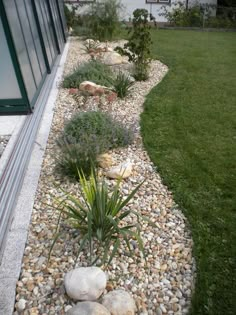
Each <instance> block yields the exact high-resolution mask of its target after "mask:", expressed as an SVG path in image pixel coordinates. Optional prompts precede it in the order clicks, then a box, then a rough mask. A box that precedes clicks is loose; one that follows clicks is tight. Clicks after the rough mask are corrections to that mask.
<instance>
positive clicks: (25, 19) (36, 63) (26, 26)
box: [16, 0, 42, 87]
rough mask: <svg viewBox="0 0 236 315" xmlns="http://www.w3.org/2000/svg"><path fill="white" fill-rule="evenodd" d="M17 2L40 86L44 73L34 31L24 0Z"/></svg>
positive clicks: (37, 83) (37, 82) (35, 74)
mask: <svg viewBox="0 0 236 315" xmlns="http://www.w3.org/2000/svg"><path fill="white" fill-rule="evenodd" d="M16 3H17V8H18V13H19V18H20V22H21V26H22V31H23V34H24V39H25V43H26V48H27V52H28V56H29V59H30V64H31V68H32V70H33V75H34V78H35V83H36V85H37V87H38V86H39V84H40V82H41V80H42V74H41V70H40V66H39V61H38V58H37V54H36V51H35V46H34V40H33V37H32V33H31V31H30V24H29V20H28V17H27V14H26V8H25V4H24V0H17V2H16Z"/></svg>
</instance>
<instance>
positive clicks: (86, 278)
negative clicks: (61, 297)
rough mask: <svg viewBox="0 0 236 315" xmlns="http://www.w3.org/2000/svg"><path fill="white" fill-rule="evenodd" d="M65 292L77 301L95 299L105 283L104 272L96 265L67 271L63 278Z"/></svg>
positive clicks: (101, 291)
mask: <svg viewBox="0 0 236 315" xmlns="http://www.w3.org/2000/svg"><path fill="white" fill-rule="evenodd" d="M64 283H65V289H66V293H67V294H68V295H69V297H71V298H72V299H74V300H76V301H78V300H81V301H95V300H97V299H98V298H99V297H100V295H101V294H102V293H103V292H104V290H105V288H106V284H107V279H106V275H105V273H104V272H103V271H102V270H101V269H100V268H98V267H81V268H76V269H73V270H71V271H69V272H68V273H67V274H66V275H65V279H64Z"/></svg>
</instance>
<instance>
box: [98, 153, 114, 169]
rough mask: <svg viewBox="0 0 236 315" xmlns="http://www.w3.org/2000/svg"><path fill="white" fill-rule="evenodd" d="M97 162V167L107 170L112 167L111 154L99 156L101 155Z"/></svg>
mask: <svg viewBox="0 0 236 315" xmlns="http://www.w3.org/2000/svg"><path fill="white" fill-rule="evenodd" d="M97 162H98V165H99V166H100V167H101V168H108V167H111V166H112V164H113V159H112V156H111V154H109V153H104V154H101V155H99V156H98V158H97Z"/></svg>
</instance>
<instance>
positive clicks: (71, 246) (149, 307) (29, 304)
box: [15, 39, 195, 315]
mask: <svg viewBox="0 0 236 315" xmlns="http://www.w3.org/2000/svg"><path fill="white" fill-rule="evenodd" d="M112 45H113V46H116V45H117V43H112ZM80 51H81V43H80V42H79V41H78V40H75V39H72V40H71V43H70V50H69V54H68V57H67V62H66V66H65V74H67V73H70V72H71V71H72V70H73V68H74V67H75V66H76V64H77V63H80V62H83V61H85V60H88V59H89V56H88V55H85V54H80ZM167 70H168V69H167V67H166V66H165V65H163V64H162V63H160V62H159V61H153V62H152V63H151V70H150V71H151V73H150V79H149V80H148V81H146V82H136V83H135V84H134V86H133V90H132V93H131V94H130V95H129V96H128V97H126V98H125V99H124V100H117V101H115V102H113V103H112V104H106V103H103V104H102V105H101V104H100V106H101V109H102V110H104V111H109V112H110V113H111V114H112V115H113V116H115V117H116V118H117V119H118V120H120V121H122V122H123V123H125V124H126V125H129V126H131V127H132V128H134V130H135V141H134V143H133V144H132V145H130V146H129V147H127V148H122V149H116V150H114V151H113V152H112V156H113V159H114V161H115V164H118V163H119V162H124V161H126V160H127V159H129V160H130V161H132V162H133V165H134V171H133V174H132V176H131V177H129V178H128V179H126V180H124V181H123V183H122V193H123V194H124V195H127V194H128V193H129V191H131V190H132V189H133V188H134V187H135V186H136V185H137V184H138V183H140V182H141V181H142V180H143V179H146V181H145V183H144V184H143V186H141V188H140V190H139V191H138V193H137V195H136V196H135V197H134V199H133V200H132V201H131V202H130V204H129V205H128V206H127V207H130V208H132V209H135V210H136V211H139V212H140V213H141V214H143V215H145V216H148V217H149V218H150V220H151V221H153V222H155V223H156V227H155V228H154V227H152V226H150V225H148V224H146V223H143V225H142V238H143V241H144V247H145V250H146V252H147V264H146V265H145V262H144V259H143V258H142V255H140V253H139V251H138V250H137V248H136V247H137V246H136V243H135V242H134V241H133V242H131V243H132V246H133V250H134V255H133V256H129V255H128V253H127V248H126V247H125V246H124V245H122V247H121V248H120V250H119V254H118V255H117V256H116V257H115V258H114V259H113V261H112V264H111V266H110V267H109V268H108V269H107V270H106V272H107V274H108V277H109V282H108V287H107V290H111V289H113V288H124V289H125V290H127V291H128V292H130V293H131V294H132V295H133V297H134V299H135V301H136V304H137V307H138V313H137V314H142V315H144V314H150V315H151V314H153V315H154V314H155V315H161V314H179V315H180V314H186V313H187V312H188V309H189V304H190V298H191V293H192V289H193V283H194V270H195V267H194V266H195V265H194V259H193V257H192V245H193V242H192V238H191V234H190V231H189V228H188V224H187V222H186V219H185V217H184V216H183V214H182V213H181V211H180V210H179V209H178V207H177V205H176V204H175V203H174V201H173V198H172V195H171V192H170V191H169V190H168V189H167V187H166V186H164V185H163V183H162V181H161V178H160V176H159V175H158V172H157V170H156V169H155V167H154V166H153V164H152V163H151V161H150V159H149V157H148V155H147V153H146V152H145V151H144V148H143V145H142V140H141V137H140V134H139V115H140V113H141V111H142V104H143V102H144V100H145V95H146V94H147V93H148V92H149V91H150V90H151V88H152V87H154V86H155V85H156V84H157V83H159V82H160V81H161V80H162V78H163V77H164V75H165V74H166V72H167ZM157 106H158V104H157ZM97 107H98V104H97V103H96V98H92V97H90V98H89V100H86V102H85V101H84V99H83V98H81V99H80V100H79V102H76V101H75V100H74V98H73V97H72V96H71V95H69V92H68V90H65V89H62V88H60V91H59V95H58V98H57V103H56V109H55V113H54V119H53V124H52V127H51V132H50V137H49V140H48V145H47V149H46V152H45V158H44V163H43V167H42V171H41V177H40V182H39V185H38V190H37V195H36V199H35V204H34V210H33V214H32V219H31V226H30V230H29V235H28V241H27V245H26V248H25V253H24V258H23V263H22V271H21V276H20V279H19V281H18V283H17V290H16V291H17V292H16V310H17V307H18V304H17V302H18V301H19V300H20V299H24V300H25V301H26V307H25V310H24V311H23V312H21V313H20V314H24V315H28V314H30V315H34V314H42V315H43V314H65V311H66V310H67V309H68V307H69V305H73V301H71V300H70V299H69V298H68V297H67V296H66V294H65V290H64V286H63V277H64V274H65V273H66V272H67V271H69V270H71V269H72V268H74V267H75V266H87V262H88V259H87V253H86V252H83V253H81V254H80V256H79V258H78V261H77V262H76V261H75V257H76V252H77V250H78V246H79V245H78V240H76V241H73V240H72V239H71V237H70V235H71V233H73V232H74V231H73V230H72V229H70V228H69V227H68V226H66V225H65V230H66V233H65V234H63V237H61V238H59V240H58V242H57V243H56V245H55V247H54V249H53V253H52V256H51V259H50V261H49V262H48V263H47V259H48V253H49V249H50V246H51V244H52V240H53V238H54V233H55V229H56V226H57V220H58V213H57V212H56V211H55V210H53V209H52V208H50V207H49V206H46V205H45V204H52V203H53V198H52V197H51V194H54V195H58V194H59V192H58V191H57V189H56V188H55V187H56V185H57V184H60V185H62V186H63V187H64V188H65V189H67V190H68V191H71V192H72V191H73V192H75V193H77V192H78V184H75V183H71V182H69V181H68V180H67V179H66V178H64V179H63V181H62V179H61V178H60V176H59V174H57V173H56V172H55V158H54V157H55V152H56V150H57V148H56V142H55V139H56V137H57V135H58V134H59V132H60V131H61V130H62V128H63V125H64V122H65V120H67V119H69V118H70V117H71V115H72V114H73V113H74V112H76V111H78V110H88V109H97ZM107 181H108V183H109V185H113V184H114V181H113V180H107ZM130 220H132V221H133V220H134V218H131V219H130ZM15 314H18V312H17V311H16V312H15Z"/></svg>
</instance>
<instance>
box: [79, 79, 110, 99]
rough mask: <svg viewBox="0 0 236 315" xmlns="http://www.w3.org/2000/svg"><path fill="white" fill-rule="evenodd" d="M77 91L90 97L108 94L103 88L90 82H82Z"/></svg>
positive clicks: (107, 90)
mask: <svg viewBox="0 0 236 315" xmlns="http://www.w3.org/2000/svg"><path fill="white" fill-rule="evenodd" d="M79 90H80V91H81V92H83V93H85V94H87V95H91V96H101V95H104V94H107V93H108V92H110V91H109V89H108V88H106V87H105V86H101V85H98V84H95V83H93V82H91V81H84V82H82V83H81V84H80V86H79Z"/></svg>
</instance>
